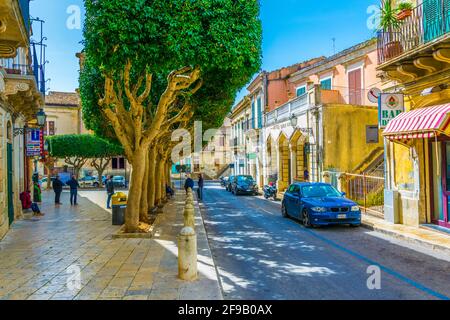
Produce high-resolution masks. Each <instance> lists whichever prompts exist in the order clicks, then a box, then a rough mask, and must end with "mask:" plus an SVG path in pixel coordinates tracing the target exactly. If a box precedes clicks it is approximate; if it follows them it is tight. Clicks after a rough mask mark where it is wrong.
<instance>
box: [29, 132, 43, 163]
mask: <svg viewBox="0 0 450 320" xmlns="http://www.w3.org/2000/svg"><path fill="white" fill-rule="evenodd" d="M41 143H42V135H41V130H39V129H30V130H28V131H27V157H38V156H40V155H41Z"/></svg>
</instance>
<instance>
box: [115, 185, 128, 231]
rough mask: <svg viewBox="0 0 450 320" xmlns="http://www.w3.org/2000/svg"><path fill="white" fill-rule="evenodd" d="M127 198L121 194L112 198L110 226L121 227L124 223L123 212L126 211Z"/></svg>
mask: <svg viewBox="0 0 450 320" xmlns="http://www.w3.org/2000/svg"><path fill="white" fill-rule="evenodd" d="M127 203H128V197H127V195H126V194H125V193H123V192H118V193H116V194H114V195H113V196H112V224H113V226H121V225H123V224H124V223H125V210H126V209H127Z"/></svg>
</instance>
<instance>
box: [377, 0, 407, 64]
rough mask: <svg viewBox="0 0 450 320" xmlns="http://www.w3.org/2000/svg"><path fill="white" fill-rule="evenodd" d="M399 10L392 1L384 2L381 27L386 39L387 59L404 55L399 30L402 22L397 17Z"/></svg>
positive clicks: (386, 0)
mask: <svg viewBox="0 0 450 320" xmlns="http://www.w3.org/2000/svg"><path fill="white" fill-rule="evenodd" d="M397 14H398V9H397V8H394V7H393V5H392V3H391V0H384V1H382V5H381V7H380V26H379V29H380V30H381V31H382V33H383V38H384V48H383V49H384V56H385V58H386V59H392V58H394V57H396V56H399V55H400V54H402V53H403V47H402V44H401V42H400V41H399V39H400V36H399V32H398V29H399V28H400V26H401V25H402V22H401V21H400V20H398V17H397Z"/></svg>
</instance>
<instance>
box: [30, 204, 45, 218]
mask: <svg viewBox="0 0 450 320" xmlns="http://www.w3.org/2000/svg"><path fill="white" fill-rule="evenodd" d="M31 210H32V211H33V215H34V216H35V217H42V216H45V214H44V213H42V212H41V209H39V206H38V204H37V203H36V202H33V203H32V204H31Z"/></svg>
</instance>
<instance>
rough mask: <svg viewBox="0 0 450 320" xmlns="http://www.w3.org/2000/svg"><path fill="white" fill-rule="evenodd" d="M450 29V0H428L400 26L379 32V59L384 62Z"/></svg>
mask: <svg viewBox="0 0 450 320" xmlns="http://www.w3.org/2000/svg"><path fill="white" fill-rule="evenodd" d="M449 32H450V0H424V1H423V3H422V4H420V5H418V6H417V7H416V8H414V9H413V10H412V13H411V15H410V16H409V17H407V18H405V19H404V20H402V24H401V26H400V27H399V28H397V29H394V30H382V31H380V32H378V62H379V63H380V64H383V63H385V62H387V61H389V60H392V59H394V58H397V57H398V56H400V55H402V54H403V53H405V52H409V51H411V50H413V49H415V48H417V47H419V46H421V45H423V44H426V43H429V42H432V41H433V40H435V39H438V38H439V37H441V36H443V35H445V34H447V33H449Z"/></svg>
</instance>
